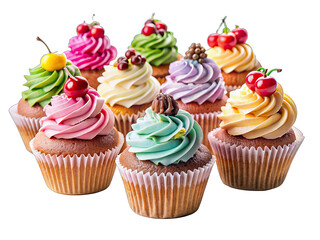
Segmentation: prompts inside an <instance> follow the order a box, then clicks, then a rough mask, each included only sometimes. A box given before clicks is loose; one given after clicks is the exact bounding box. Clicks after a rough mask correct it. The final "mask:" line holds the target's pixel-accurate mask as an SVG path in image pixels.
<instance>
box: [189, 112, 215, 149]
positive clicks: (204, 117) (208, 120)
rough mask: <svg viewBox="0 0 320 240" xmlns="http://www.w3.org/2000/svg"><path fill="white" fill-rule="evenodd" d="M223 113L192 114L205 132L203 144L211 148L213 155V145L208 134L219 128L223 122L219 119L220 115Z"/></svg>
mask: <svg viewBox="0 0 320 240" xmlns="http://www.w3.org/2000/svg"><path fill="white" fill-rule="evenodd" d="M220 113H221V112H220V111H219V112H212V113H198V114H192V116H193V117H194V120H196V121H197V122H198V123H199V125H200V127H201V128H202V131H203V140H202V143H203V144H204V145H205V146H206V147H207V148H209V150H210V151H211V153H212V149H211V145H210V143H209V140H208V134H209V132H211V131H212V130H213V129H215V128H218V127H219V124H220V122H221V120H220V119H219V118H218V115H219V114H220Z"/></svg>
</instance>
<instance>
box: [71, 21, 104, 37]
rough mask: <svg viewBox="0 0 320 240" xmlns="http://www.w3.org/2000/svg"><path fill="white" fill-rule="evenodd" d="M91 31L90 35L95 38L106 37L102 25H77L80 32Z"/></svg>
mask: <svg viewBox="0 0 320 240" xmlns="http://www.w3.org/2000/svg"><path fill="white" fill-rule="evenodd" d="M89 31H90V35H91V36H92V37H94V38H102V37H104V29H103V27H101V26H100V25H98V24H97V25H93V26H91V25H89V24H87V23H85V22H84V23H81V24H80V25H78V27H77V33H78V34H84V33H87V32H89Z"/></svg>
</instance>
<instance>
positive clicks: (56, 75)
mask: <svg viewBox="0 0 320 240" xmlns="http://www.w3.org/2000/svg"><path fill="white" fill-rule="evenodd" d="M37 40H38V41H42V40H41V39H40V38H37ZM48 50H49V54H46V55H44V56H43V57H42V58H41V64H39V65H38V66H36V67H34V68H31V69H29V72H30V74H29V75H25V76H24V77H25V79H26V80H27V82H26V83H25V84H24V86H26V87H28V89H27V90H25V91H23V92H22V98H21V99H20V101H19V102H18V104H15V105H13V106H12V107H11V108H10V109H9V112H10V115H11V117H12V119H13V120H14V122H15V124H16V126H17V128H18V130H19V133H20V135H21V138H22V140H23V143H24V145H25V147H26V148H27V150H28V151H29V152H31V149H30V145H29V142H30V141H31V139H32V138H34V137H35V135H36V134H37V132H38V131H39V128H40V119H41V118H42V117H44V116H45V112H44V111H43V108H44V107H45V106H47V105H48V104H49V103H50V101H51V97H52V96H55V95H58V94H60V93H61V92H63V85H64V83H65V81H66V80H67V79H68V73H70V74H71V75H72V76H79V75H80V71H79V69H78V68H77V67H76V66H74V65H73V64H72V63H71V62H70V61H68V60H67V59H66V57H65V56H64V55H63V54H55V53H51V51H50V49H49V48H48Z"/></svg>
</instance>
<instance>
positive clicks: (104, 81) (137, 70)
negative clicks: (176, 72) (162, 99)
mask: <svg viewBox="0 0 320 240" xmlns="http://www.w3.org/2000/svg"><path fill="white" fill-rule="evenodd" d="M104 69H105V72H104V73H103V74H102V75H103V76H102V77H99V78H98V81H99V82H100V83H101V84H100V85H99V86H98V92H99V94H100V95H101V96H102V97H104V98H105V102H106V103H107V104H109V105H110V106H113V105H115V104H118V105H121V106H124V107H126V108H129V107H131V106H133V105H142V104H146V103H151V102H152V100H153V99H154V98H155V96H156V95H157V94H158V93H159V92H160V84H159V81H158V80H157V79H155V78H154V77H152V76H151V75H152V67H151V66H150V64H148V63H147V62H146V63H145V64H142V65H133V64H129V67H128V69H126V70H118V68H117V67H114V66H105V67H104Z"/></svg>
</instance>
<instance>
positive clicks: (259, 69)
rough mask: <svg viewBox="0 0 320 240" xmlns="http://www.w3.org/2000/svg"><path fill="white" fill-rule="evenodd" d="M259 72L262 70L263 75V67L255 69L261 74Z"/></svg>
mask: <svg viewBox="0 0 320 240" xmlns="http://www.w3.org/2000/svg"><path fill="white" fill-rule="evenodd" d="M261 70H262V73H264V72H265V71H266V69H265V68H263V67H261V68H258V69H257V71H258V72H261Z"/></svg>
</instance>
